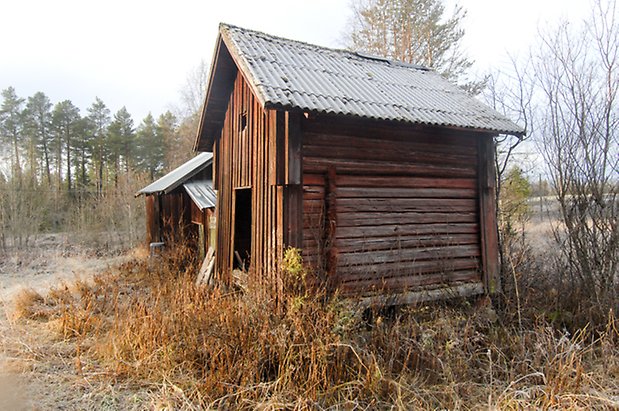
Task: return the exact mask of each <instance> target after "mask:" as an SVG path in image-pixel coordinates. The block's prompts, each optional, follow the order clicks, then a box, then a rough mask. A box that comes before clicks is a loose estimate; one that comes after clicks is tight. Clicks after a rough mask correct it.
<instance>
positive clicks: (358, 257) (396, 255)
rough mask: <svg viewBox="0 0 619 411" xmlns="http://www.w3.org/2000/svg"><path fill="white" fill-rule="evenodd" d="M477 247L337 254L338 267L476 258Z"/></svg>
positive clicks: (457, 246)
mask: <svg viewBox="0 0 619 411" xmlns="http://www.w3.org/2000/svg"><path fill="white" fill-rule="evenodd" d="M478 256H479V247H478V246H477V245H476V244H473V245H455V246H443V247H422V248H404V249H394V250H381V251H375V250H372V251H367V252H359V251H356V252H350V253H344V252H341V251H340V253H339V256H338V265H340V266H342V267H347V266H354V265H366V264H369V263H382V262H398V261H400V262H405V261H420V260H441V259H445V260H447V259H449V258H466V257H478Z"/></svg>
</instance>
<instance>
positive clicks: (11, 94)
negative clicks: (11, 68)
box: [0, 87, 24, 180]
mask: <svg viewBox="0 0 619 411" xmlns="http://www.w3.org/2000/svg"><path fill="white" fill-rule="evenodd" d="M23 104H24V99H23V98H20V97H17V94H16V93H15V89H14V88H13V87H9V88H7V89H5V90H2V105H1V106H0V137H1V138H2V141H3V142H6V143H8V144H9V145H10V146H12V148H11V151H12V154H11V160H12V161H11V162H12V172H13V175H14V176H17V178H18V180H21V172H22V169H21V161H20V157H19V154H20V151H21V145H22V141H21V140H22V131H23V128H24V121H23V120H24V117H23Z"/></svg>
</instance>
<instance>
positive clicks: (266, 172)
mask: <svg viewBox="0 0 619 411" xmlns="http://www.w3.org/2000/svg"><path fill="white" fill-rule="evenodd" d="M284 125H285V113H283V112H278V111H274V110H264V109H263V108H262V106H261V105H260V103H259V101H258V100H257V99H256V98H255V97H254V95H253V94H252V92H251V90H250V88H249V87H248V85H247V83H246V82H245V80H244V78H243V76H242V75H241V74H240V73H238V74H237V77H236V80H235V83H234V88H233V90H232V93H231V95H230V99H229V102H228V108H227V111H226V116H225V120H224V124H223V128H222V131H221V136H220V138H218V139H216V141H215V143H214V146H213V155H214V157H213V158H214V172H215V177H214V185H215V188H216V189H217V190H218V207H217V210H216V214H217V234H216V235H217V244H216V250H215V251H216V270H215V271H216V273H217V275H219V276H220V277H221V280H223V282H224V283H229V282H230V279H231V277H230V274H231V270H232V266H233V258H234V255H233V254H234V224H235V215H234V213H235V201H234V200H235V189H239V188H250V189H251V207H252V210H251V213H252V223H251V225H252V226H251V227H248V230H249V229H251V264H250V267H249V268H250V286H252V285H255V284H257V283H258V282H266V283H267V284H268V285H269V286H270V287H272V288H273V290H274V291H276V289H278V288H280V287H281V282H280V281H279V279H278V278H277V275H276V272H277V264H278V261H279V258H280V257H281V254H282V251H283V241H284V239H283V236H282V229H281V227H282V225H283V221H282V219H283V207H284V205H283V195H284V194H283V193H284V190H283V188H282V187H281V185H280V186H278V184H277V183H278V176H279V174H280V173H281V171H280V168H281V167H282V164H281V161H278V155H281V154H282V153H281V152H279V151H278V150H281V149H280V148H279V147H280V146H279V145H278V144H277V140H278V138H280V139H281V137H280V136H281V135H283V132H284V131H285V130H284Z"/></svg>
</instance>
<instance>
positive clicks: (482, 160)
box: [478, 137, 501, 294]
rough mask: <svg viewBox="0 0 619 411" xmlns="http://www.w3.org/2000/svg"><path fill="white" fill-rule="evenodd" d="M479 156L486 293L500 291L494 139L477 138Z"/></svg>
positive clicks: (482, 250)
mask: <svg viewBox="0 0 619 411" xmlns="http://www.w3.org/2000/svg"><path fill="white" fill-rule="evenodd" d="M478 150H479V153H478V156H479V157H478V158H479V162H478V163H479V169H478V179H479V224H480V234H481V236H480V237H481V257H482V269H483V280H484V287H485V290H486V293H488V294H494V293H497V292H499V291H500V290H501V278H500V273H499V271H500V267H499V240H498V232H497V220H496V195H495V190H496V177H495V175H496V174H495V173H496V171H495V166H494V140H493V138H492V137H487V138H484V139H480V140H479V143H478Z"/></svg>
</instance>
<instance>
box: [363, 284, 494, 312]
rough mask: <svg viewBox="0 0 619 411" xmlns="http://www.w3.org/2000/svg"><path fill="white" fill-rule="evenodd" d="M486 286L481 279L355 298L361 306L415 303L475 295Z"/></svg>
mask: <svg viewBox="0 0 619 411" xmlns="http://www.w3.org/2000/svg"><path fill="white" fill-rule="evenodd" d="M483 292H484V286H483V284H482V283H481V282H480V281H477V282H471V283H464V284H453V285H449V286H442V287H438V288H435V287H433V288H428V289H421V290H408V291H403V292H399V293H393V294H382V293H381V294H376V295H371V296H366V297H363V298H360V299H359V298H355V301H356V302H357V303H358V304H359V305H360V306H362V307H363V306H366V307H376V306H386V305H414V304H419V303H423V302H426V301H433V300H440V299H449V298H464V297H471V296H474V295H479V294H483Z"/></svg>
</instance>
